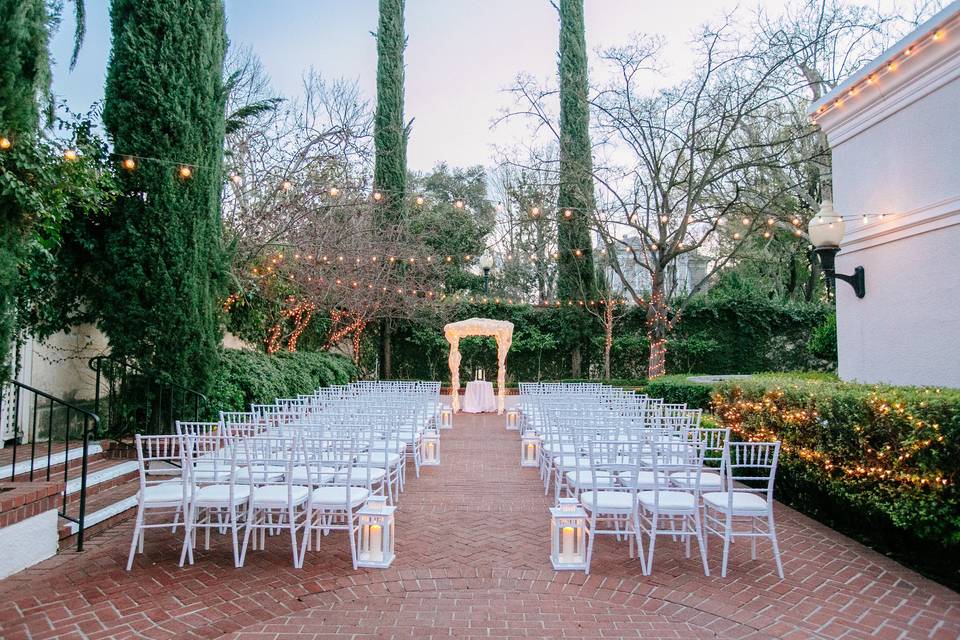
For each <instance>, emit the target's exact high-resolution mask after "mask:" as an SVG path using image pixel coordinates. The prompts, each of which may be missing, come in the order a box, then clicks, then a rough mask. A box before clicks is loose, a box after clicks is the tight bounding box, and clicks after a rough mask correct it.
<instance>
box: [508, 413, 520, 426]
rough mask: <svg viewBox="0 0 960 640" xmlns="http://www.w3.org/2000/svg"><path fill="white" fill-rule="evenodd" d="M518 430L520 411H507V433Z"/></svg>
mask: <svg viewBox="0 0 960 640" xmlns="http://www.w3.org/2000/svg"><path fill="white" fill-rule="evenodd" d="M519 429H520V410H519V409H508V410H507V431H518V430H519Z"/></svg>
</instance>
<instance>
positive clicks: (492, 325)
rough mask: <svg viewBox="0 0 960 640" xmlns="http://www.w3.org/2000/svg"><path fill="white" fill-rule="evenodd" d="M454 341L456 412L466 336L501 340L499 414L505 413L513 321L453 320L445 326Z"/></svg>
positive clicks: (450, 362)
mask: <svg viewBox="0 0 960 640" xmlns="http://www.w3.org/2000/svg"><path fill="white" fill-rule="evenodd" d="M443 333H444V335H445V336H446V338H447V342H449V343H450V356H449V358H448V359H447V364H448V365H449V366H450V393H451V394H452V396H453V400H452V406H453V412H454V413H458V412H459V411H460V338H463V337H465V336H493V337H494V338H496V340H497V413H499V414H502V413H503V405H504V398H505V397H506V395H507V389H506V382H507V352H508V351H509V350H510V345H511V344H513V323H512V322H507V321H506V320H490V319H488V318H470V319H469V320H461V321H460V322H451V323H450V324H448V325H446V326H445V327H444V328H443Z"/></svg>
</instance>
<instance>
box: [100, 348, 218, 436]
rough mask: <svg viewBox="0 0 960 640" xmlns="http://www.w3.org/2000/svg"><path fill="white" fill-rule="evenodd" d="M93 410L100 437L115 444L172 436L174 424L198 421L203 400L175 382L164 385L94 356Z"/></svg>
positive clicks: (160, 378)
mask: <svg viewBox="0 0 960 640" xmlns="http://www.w3.org/2000/svg"><path fill="white" fill-rule="evenodd" d="M89 365H90V368H91V369H93V371H94V372H95V373H96V383H95V385H96V386H95V391H94V403H93V410H94V412H95V413H97V414H99V415H102V416H104V420H103V427H104V430H105V433H104V434H103V435H105V436H108V437H110V438H112V439H113V440H116V441H118V442H122V441H123V440H124V439H129V438H130V437H132V436H133V434H134V433H140V434H149V435H160V434H169V433H173V430H174V423H175V422H176V421H177V420H194V421H196V420H200V419H201V418H202V417H203V411H204V410H205V409H206V404H207V397H206V396H205V395H203V394H202V393H200V392H199V391H194V390H193V389H188V388H187V387H185V386H183V385H180V384H177V383H175V382H165V381H164V379H165V378H166V377H167V376H164V375H162V374H160V373H158V372H156V371H152V370H150V369H147V368H145V367H141V366H140V365H138V364H136V363H134V362H131V361H130V360H127V359H124V358H115V357H112V356H97V357H95V358H91V359H90V362H89Z"/></svg>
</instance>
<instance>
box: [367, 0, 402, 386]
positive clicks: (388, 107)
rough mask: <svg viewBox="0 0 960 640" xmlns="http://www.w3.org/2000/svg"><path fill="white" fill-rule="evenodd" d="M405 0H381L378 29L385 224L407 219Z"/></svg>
mask: <svg viewBox="0 0 960 640" xmlns="http://www.w3.org/2000/svg"><path fill="white" fill-rule="evenodd" d="M404 3H405V2H404V0H380V20H379V26H378V28H377V34H376V35H377V111H376V114H375V115H374V131H373V140H374V146H375V147H376V159H375V163H374V167H373V185H374V188H375V189H377V191H379V192H380V193H381V194H383V198H384V202H383V205H382V207H383V209H382V211H383V214H382V216H381V220H382V224H383V225H396V224H400V223H401V222H402V221H403V211H404V207H405V205H406V190H407V134H408V129H407V127H406V125H405V124H404V122H403V88H404V87H403V84H404V83H403V76H404V69H403V50H404V49H405V48H406V46H407V37H406V34H405V33H404V26H403V11H404ZM390 325H391V323H390V319H389V318H385V319H383V320H382V321H381V323H380V374H381V377H383V378H390V377H391V374H392V372H391V362H390V360H391V348H390V335H391V333H392V330H391V326H390Z"/></svg>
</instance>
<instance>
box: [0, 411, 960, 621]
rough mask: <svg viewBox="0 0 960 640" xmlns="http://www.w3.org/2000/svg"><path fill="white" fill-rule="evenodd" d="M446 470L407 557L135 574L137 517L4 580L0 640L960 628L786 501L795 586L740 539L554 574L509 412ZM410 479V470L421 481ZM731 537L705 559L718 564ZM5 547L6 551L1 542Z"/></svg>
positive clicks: (281, 553)
mask: <svg viewBox="0 0 960 640" xmlns="http://www.w3.org/2000/svg"><path fill="white" fill-rule="evenodd" d="M455 424H456V427H455V429H454V430H453V431H445V432H443V441H442V457H443V465H442V466H440V467H434V468H429V469H424V470H423V473H422V477H421V478H420V479H419V480H414V479H411V481H410V483H409V485H408V488H407V492H406V493H405V494H404V495H403V497H402V498H401V501H400V510H399V512H398V522H397V526H398V534H397V535H398V539H397V552H398V558H397V561H396V562H395V563H394V567H393V568H391V569H389V570H387V571H364V570H360V571H354V570H353V569H352V568H351V567H350V561H349V549H348V547H347V542H346V538H345V537H344V534H342V533H341V534H333V535H332V536H331V537H329V538H325V539H324V541H323V546H322V548H321V551H320V552H319V553H317V552H311V553H310V554H308V557H307V560H306V564H305V568H304V569H303V570H294V569H292V568H291V567H290V557H289V551H288V546H287V545H286V544H284V541H283V540H282V539H280V538H277V539H274V540H270V541H268V549H267V550H266V551H259V552H254V553H252V554H251V555H249V556H248V559H247V564H246V566H245V567H244V568H243V569H234V568H233V566H232V561H231V558H230V550H229V545H227V544H223V543H222V542H221V543H220V544H218V545H216V546H215V547H214V548H213V549H211V551H209V552H202V551H201V552H198V553H197V564H196V565H195V566H193V567H189V568H184V569H180V568H178V567H177V566H176V560H177V556H178V554H179V541H178V540H177V539H175V538H174V537H173V536H171V535H169V534H166V533H155V535H154V536H153V537H152V538H148V540H147V553H146V555H145V556H140V557H138V560H137V562H136V564H135V566H134V570H133V571H131V572H129V573H127V572H126V571H124V569H123V567H124V562H125V559H126V550H127V545H128V543H129V539H130V538H129V536H130V533H131V531H130V528H131V525H130V523H127V524H125V525H122V526H119V527H117V528H116V529H114V530H112V531H110V532H107V533H105V534H102V535H100V536H98V537H96V538H94V539H93V540H91V541H90V543H89V545H88V549H87V551H85V552H84V553H83V554H80V555H78V554H75V553H72V552H67V553H63V554H61V555H59V556H57V557H56V558H52V559H51V560H49V561H47V562H44V563H41V564H40V565H38V566H36V567H34V568H31V569H29V570H27V571H24V572H22V573H20V574H18V575H16V576H14V577H12V578H8V579H7V580H4V581H2V582H0V636H2V637H3V638H5V639H6V640H15V639H19V638H134V637H137V638H140V637H142V638H217V637H225V638H232V639H234V640H259V639H264V638H269V639H271V640H273V639H276V640H282V639H287V640H296V639H305V638H322V637H331V638H332V637H376V638H388V637H396V638H428V637H437V638H439V637H444V638H447V637H460V638H470V637H477V638H479V637H485V638H489V637H497V638H559V637H564V638H566V637H570V638H621V637H622V638H627V637H629V638H637V637H642V638H712V637H719V638H741V637H743V638H797V639H799V638H840V637H843V638H874V637H876V638H943V639H947V638H949V639H955V638H958V637H960V595H958V594H957V593H955V592H953V591H950V590H949V589H946V588H945V587H941V586H939V585H937V584H935V583H932V582H930V581H928V580H926V579H924V578H922V577H920V576H918V575H917V574H915V573H913V572H911V571H909V570H908V569H906V568H904V567H902V566H900V565H898V564H896V563H895V562H892V561H890V560H888V559H887V558H885V557H883V556H881V555H879V554H876V553H874V552H872V551H870V550H869V549H866V548H864V547H862V546H861V545H859V544H857V543H855V542H852V541H850V540H848V539H846V538H844V537H843V536H841V535H839V534H837V533H835V532H833V531H831V530H830V529H828V528H826V527H823V526H821V525H819V524H817V523H816V522H814V521H812V520H810V519H808V518H806V517H804V516H801V515H799V514H797V513H796V512H794V511H792V510H790V509H788V508H786V507H778V509H777V517H778V527H779V530H780V542H781V548H782V549H783V558H784V569H785V571H786V575H787V578H786V580H783V581H780V580H778V579H777V578H776V574H775V573H774V570H773V563H772V561H771V559H770V556H769V550H768V548H766V547H765V546H761V549H760V559H759V560H757V561H751V560H750V554H749V545H746V544H737V545H734V552H733V554H732V560H731V565H730V572H729V576H728V577H727V578H726V579H721V578H719V577H710V578H706V577H704V576H703V574H702V571H701V569H700V568H699V566H698V564H697V562H696V560H688V559H686V558H684V557H683V553H682V552H681V550H680V547H679V545H678V544H673V543H658V546H657V558H656V563H655V567H654V575H653V576H651V577H649V578H644V577H643V576H641V575H640V567H639V564H638V562H637V561H636V560H630V559H629V558H627V552H626V547H625V546H624V545H618V544H617V543H615V542H614V541H613V540H612V539H606V538H602V539H600V540H599V541H598V543H597V546H596V554H595V558H594V565H593V569H592V571H591V575H590V576H589V578H587V577H585V576H584V575H583V574H581V573H571V572H565V573H558V572H554V571H552V570H551V569H550V564H549V559H548V548H547V537H546V536H547V524H548V515H547V511H546V509H547V507H548V506H549V499H548V498H546V497H544V496H543V489H542V485H540V484H539V479H538V477H537V472H536V470H532V469H521V468H519V466H518V458H519V444H518V437H517V434H516V433H515V432H506V431H505V430H504V429H503V421H502V420H501V419H500V418H499V417H496V416H458V418H457V420H456V423H455ZM411 475H412V474H411ZM719 551H720V550H719V545H717V544H716V543H714V544H713V545H712V547H711V551H710V561H711V566H712V567H713V568H715V569H718V568H719ZM0 552H2V551H0Z"/></svg>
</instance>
